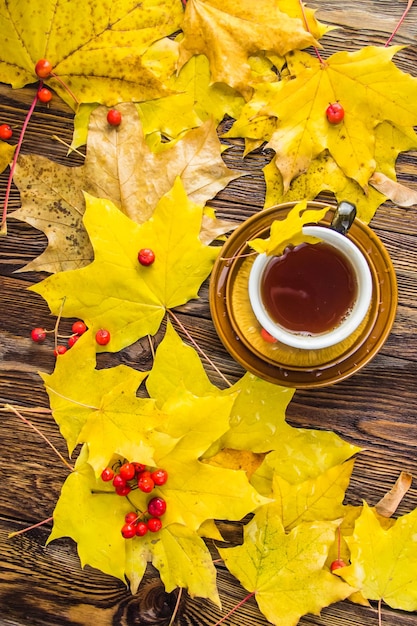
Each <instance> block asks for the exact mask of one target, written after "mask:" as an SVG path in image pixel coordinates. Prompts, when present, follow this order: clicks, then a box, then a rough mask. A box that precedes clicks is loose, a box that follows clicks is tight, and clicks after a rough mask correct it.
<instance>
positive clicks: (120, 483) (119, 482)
mask: <svg viewBox="0 0 417 626" xmlns="http://www.w3.org/2000/svg"><path fill="white" fill-rule="evenodd" d="M113 487H114V488H115V489H118V487H126V481H125V479H124V478H123V477H122V476H120V474H116V476H115V477H114V478H113Z"/></svg>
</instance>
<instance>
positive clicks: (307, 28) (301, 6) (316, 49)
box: [298, 0, 326, 66]
mask: <svg viewBox="0 0 417 626" xmlns="http://www.w3.org/2000/svg"><path fill="white" fill-rule="evenodd" d="M298 1H299V4H300V9H301V13H302V15H303V22H304V26H305V28H306V31H307V32H308V33H310V35H311V30H310V26H309V25H308V20H307V16H306V12H305V9H304V4H303V1H302V0H298ZM313 49H314V52H315V54H316V57H317V58H318V60H319V61H320V64H321V65H322V66H325V65H326V62H325V61H324V60H323V57H322V56H321V55H320V52H319V51H318V48H317V47H316V46H313Z"/></svg>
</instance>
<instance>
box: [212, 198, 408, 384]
mask: <svg viewBox="0 0 417 626" xmlns="http://www.w3.org/2000/svg"><path fill="white" fill-rule="evenodd" d="M295 204H296V203H295V202H289V203H286V204H280V205H277V206H274V207H271V208H269V209H266V210H263V211H261V212H260V213H257V214H255V215H254V216H252V217H251V218H249V219H248V220H246V222H244V223H243V224H242V225H241V226H240V227H239V228H238V229H237V230H235V231H234V232H233V233H232V235H231V236H230V237H229V239H228V240H227V242H226V243H225V245H224V246H223V248H222V251H221V253H220V256H219V258H218V260H217V262H216V264H215V266H214V268H213V272H212V276H211V282H210V308H211V314H212V318H213V322H214V325H215V327H216V330H217V333H218V335H219V337H220V339H221V341H222V342H223V344H224V346H225V347H226V349H227V350H228V352H229V353H230V354H231V356H232V357H233V358H234V359H235V360H236V361H238V362H239V363H240V364H241V365H243V367H245V369H247V370H248V371H250V372H252V373H254V374H256V375H257V376H259V377H260V378H264V379H265V380H268V381H270V382H274V383H277V384H280V385H284V386H285V387H298V388H312V387H324V386H327V385H331V384H334V383H336V382H339V381H341V380H344V379H345V378H347V377H348V376H351V375H352V374H354V373H355V372H357V371H358V370H359V369H360V368H362V367H363V366H364V365H366V363H368V362H369V361H370V360H371V359H372V358H373V357H374V356H375V355H376V354H377V352H378V351H379V350H380V348H381V346H382V345H383V344H384V342H385V340H386V338H387V337H388V335H389V333H390V331H391V328H392V325H393V323H394V318H395V313H396V307H397V280H396V276H395V272H394V268H393V266H392V262H391V259H390V257H389V255H388V253H387V251H386V249H385V248H384V246H383V244H382V242H381V241H380V240H379V239H378V237H377V236H376V235H375V233H374V232H373V231H372V230H371V229H370V228H369V227H368V226H367V225H366V224H364V223H362V222H360V221H359V220H355V221H354V223H353V224H352V226H351V228H350V229H349V233H348V235H347V236H348V237H349V238H350V239H352V241H354V242H355V243H356V245H357V246H358V247H359V248H360V249H361V250H362V253H363V254H364V255H365V256H366V257H367V259H368V262H369V266H370V269H371V274H372V280H373V288H374V290H373V291H374V296H373V302H372V304H371V307H370V309H369V311H368V314H367V317H366V319H365V320H364V322H363V323H362V324H361V326H360V328H359V329H358V331H357V332H356V333H355V335H354V336H352V337H351V338H349V339H347V340H346V341H344V342H342V343H341V344H338V345H337V346H334V347H332V348H326V349H325V350H299V349H296V348H290V347H288V346H284V345H283V344H279V343H276V344H269V343H267V342H265V341H264V340H263V339H262V338H261V336H260V330H261V328H260V325H259V323H258V321H257V320H256V318H255V316H254V314H253V312H252V309H251V306H250V303H249V297H248V294H247V281H248V276H249V271H250V267H251V264H252V262H253V259H254V255H253V254H252V253H253V250H252V249H251V248H250V247H249V246H248V245H247V241H248V240H250V239H253V238H255V237H268V236H269V228H270V226H271V224H272V222H273V221H274V220H277V219H284V218H285V216H286V215H287V213H288V212H289V210H290V209H291V208H292V207H293V206H294V205H295ZM324 206H326V205H325V204H323V203H319V202H309V203H308V204H307V208H308V209H321V208H322V207H324ZM333 214H334V211H332V210H329V212H328V214H327V215H326V216H325V218H324V220H322V221H321V223H322V224H330V222H331V220H332V217H333Z"/></svg>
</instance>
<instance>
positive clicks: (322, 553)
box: [219, 507, 352, 626]
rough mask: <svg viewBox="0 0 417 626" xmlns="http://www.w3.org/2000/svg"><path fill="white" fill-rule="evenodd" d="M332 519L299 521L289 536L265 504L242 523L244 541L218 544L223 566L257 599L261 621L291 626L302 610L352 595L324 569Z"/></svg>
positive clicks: (332, 533) (332, 530) (314, 610)
mask: <svg viewBox="0 0 417 626" xmlns="http://www.w3.org/2000/svg"><path fill="white" fill-rule="evenodd" d="M336 527H337V522H311V523H307V522H304V523H301V524H299V525H298V526H296V527H295V528H294V529H293V530H291V532H290V533H289V534H286V533H285V530H284V528H283V526H282V522H281V520H280V519H279V517H278V516H277V515H274V514H273V513H272V511H271V510H270V509H269V507H262V509H261V510H260V511H259V512H258V513H256V515H255V517H254V518H253V520H252V521H251V522H249V524H248V525H247V526H246V527H245V537H244V542H243V544H242V545H241V546H237V547H235V548H220V550H219V552H220V555H221V556H222V558H223V559H224V562H225V564H226V566H227V568H228V569H229V570H230V571H231V573H232V574H233V575H234V576H235V577H236V578H237V579H238V580H239V581H240V583H241V584H242V585H243V586H244V587H245V589H247V590H248V591H249V592H253V593H255V597H256V601H257V603H258V606H259V608H260V610H261V612H262V613H263V614H264V615H265V617H266V619H267V620H269V621H270V622H271V623H272V624H276V625H277V626H295V625H296V624H298V621H299V619H300V618H301V617H302V616H303V615H305V614H307V613H313V614H315V615H318V614H319V613H320V610H321V609H322V608H323V607H325V606H327V605H329V604H331V603H333V602H337V601H339V600H343V599H344V598H346V597H348V596H349V595H350V594H351V593H352V588H351V587H350V586H349V585H347V584H344V583H342V584H340V583H341V582H342V581H340V580H338V579H337V578H336V577H335V576H333V575H332V574H330V573H329V572H327V571H325V570H324V569H323V565H324V563H325V561H326V557H327V553H328V550H329V548H330V545H331V544H332V542H333V540H334V536H335V530H336Z"/></svg>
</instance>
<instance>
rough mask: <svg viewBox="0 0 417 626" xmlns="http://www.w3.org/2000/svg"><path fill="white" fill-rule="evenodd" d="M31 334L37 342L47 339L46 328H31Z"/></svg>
mask: <svg viewBox="0 0 417 626" xmlns="http://www.w3.org/2000/svg"><path fill="white" fill-rule="evenodd" d="M30 336H31V337H32V340H33V341H36V343H41V342H42V341H45V338H46V330H45V329H44V328H34V329H33V330H31V332H30Z"/></svg>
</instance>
